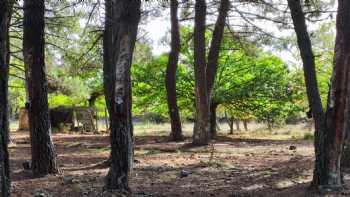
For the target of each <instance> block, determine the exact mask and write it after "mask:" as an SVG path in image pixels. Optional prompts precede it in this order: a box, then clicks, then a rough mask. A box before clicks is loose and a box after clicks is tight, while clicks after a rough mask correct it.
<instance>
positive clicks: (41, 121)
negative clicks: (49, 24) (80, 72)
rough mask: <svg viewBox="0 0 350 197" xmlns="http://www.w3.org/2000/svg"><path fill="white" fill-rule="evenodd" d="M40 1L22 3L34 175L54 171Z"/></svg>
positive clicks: (43, 9) (42, 5)
mask: <svg viewBox="0 0 350 197" xmlns="http://www.w3.org/2000/svg"><path fill="white" fill-rule="evenodd" d="M44 12H45V4H44V0H39V1H38V0H25V1H24V20H23V56H24V64H25V68H26V73H27V79H26V81H27V84H28V94H29V95H28V97H29V101H28V103H27V108H28V114H29V130H30V137H31V146H32V147H31V150H32V170H33V173H34V174H35V175H46V174H53V173H57V172H58V168H57V163H56V153H55V149H54V145H53V143H52V139H51V126H50V119H49V108H48V98H47V79H46V71H45V47H44V46H45V40H44V26H45V23H44Z"/></svg>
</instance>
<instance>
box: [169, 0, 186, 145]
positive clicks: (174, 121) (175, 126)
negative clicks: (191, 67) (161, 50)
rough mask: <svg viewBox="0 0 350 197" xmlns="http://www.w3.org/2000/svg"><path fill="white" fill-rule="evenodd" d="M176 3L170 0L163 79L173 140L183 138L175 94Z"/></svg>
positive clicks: (178, 39)
mask: <svg viewBox="0 0 350 197" xmlns="http://www.w3.org/2000/svg"><path fill="white" fill-rule="evenodd" d="M178 5H179V3H178V1H177V0H170V15H171V50H170V53H169V61H168V66H167V69H166V79H165V84H166V91H167V101H168V109H169V116H170V121H171V133H170V139H171V140H173V141H181V140H183V135H182V128H181V120H180V115H179V108H178V106H177V96H176V70H177V64H178V61H179V54H180V30H179V20H178V16H177V11H178Z"/></svg>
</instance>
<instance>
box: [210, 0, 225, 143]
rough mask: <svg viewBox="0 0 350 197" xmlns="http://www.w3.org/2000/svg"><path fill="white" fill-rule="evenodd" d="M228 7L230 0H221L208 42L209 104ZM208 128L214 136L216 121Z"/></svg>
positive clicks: (211, 97)
mask: <svg viewBox="0 0 350 197" xmlns="http://www.w3.org/2000/svg"><path fill="white" fill-rule="evenodd" d="M229 9H230V0H221V1H220V6H219V10H218V11H219V15H218V18H217V19H216V22H215V27H214V31H213V36H212V40H211V43H210V48H209V53H208V63H207V68H206V77H207V94H208V97H209V104H211V103H212V101H211V100H212V99H213V95H212V91H213V86H214V81H215V76H216V73H217V68H218V61H219V53H220V46H221V41H222V38H223V34H224V29H225V21H226V17H227V14H228V11H229ZM213 107H217V106H211V105H209V108H210V109H209V111H211V112H212V111H213V110H216V109H212V108H213ZM211 123H212V122H211ZM210 130H211V131H210V133H211V134H213V135H211V137H215V136H216V122H215V126H212V125H210Z"/></svg>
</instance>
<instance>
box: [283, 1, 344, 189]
mask: <svg viewBox="0 0 350 197" xmlns="http://www.w3.org/2000/svg"><path fill="white" fill-rule="evenodd" d="M288 4H289V7H290V10H291V14H292V19H293V23H294V29H295V32H296V34H297V38H298V45H299V49H300V54H301V57H302V60H303V66H304V73H305V82H306V87H307V95H308V99H309V103H310V106H311V110H312V115H313V117H314V120H315V156H316V159H315V170H314V177H313V181H312V185H313V186H317V187H319V186H322V187H326V188H330V189H339V188H341V187H342V180H341V169H340V159H341V154H342V151H343V150H342V148H343V141H344V136H345V130H346V128H347V121H346V120H347V119H348V115H347V111H348V109H347V108H348V104H349V103H348V98H349V92H350V91H349V85H350V84H349V81H350V80H349V77H350V74H349V73H350V65H349V62H350V2H349V1H344V0H339V1H338V6H339V7H338V15H337V37H336V45H335V57H334V69H333V75H332V79H331V87H330V92H329V97H328V105H327V111H326V114H324V113H323V109H322V103H321V99H320V96H319V91H318V88H317V80H316V72H315V61H314V56H313V52H312V47H311V41H310V38H309V35H308V32H307V28H306V24H305V17H304V14H303V11H302V8H301V3H300V0H288Z"/></svg>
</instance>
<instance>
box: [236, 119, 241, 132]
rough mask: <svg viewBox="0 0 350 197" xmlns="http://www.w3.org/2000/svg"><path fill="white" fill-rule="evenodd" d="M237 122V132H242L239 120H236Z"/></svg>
mask: <svg viewBox="0 0 350 197" xmlns="http://www.w3.org/2000/svg"><path fill="white" fill-rule="evenodd" d="M235 122H236V130H237V131H240V130H241V128H240V126H239V119H235Z"/></svg>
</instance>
